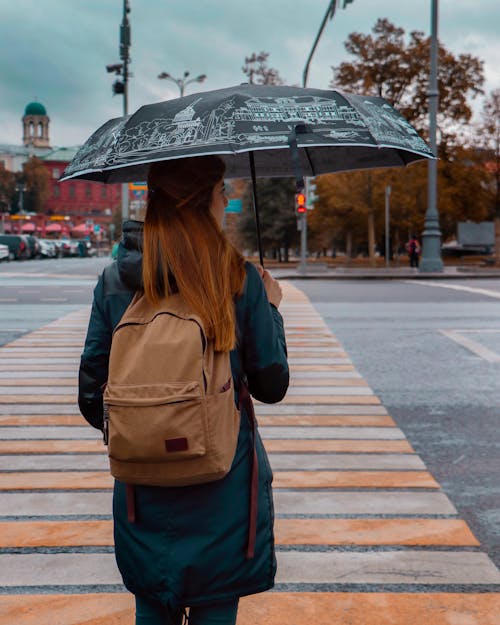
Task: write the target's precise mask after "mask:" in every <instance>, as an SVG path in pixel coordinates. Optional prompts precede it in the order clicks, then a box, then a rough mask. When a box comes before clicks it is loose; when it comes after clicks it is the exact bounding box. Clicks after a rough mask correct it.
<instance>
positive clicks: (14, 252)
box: [0, 234, 31, 260]
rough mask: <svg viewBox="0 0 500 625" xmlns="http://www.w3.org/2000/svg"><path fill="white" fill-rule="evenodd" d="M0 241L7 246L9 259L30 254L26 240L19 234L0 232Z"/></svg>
mask: <svg viewBox="0 0 500 625" xmlns="http://www.w3.org/2000/svg"><path fill="white" fill-rule="evenodd" d="M0 243H3V244H4V245H7V246H8V248H9V257H10V259H11V260H21V259H26V258H29V257H30V256H31V252H30V249H29V246H28V241H27V240H26V237H24V236H22V235H20V234H0Z"/></svg>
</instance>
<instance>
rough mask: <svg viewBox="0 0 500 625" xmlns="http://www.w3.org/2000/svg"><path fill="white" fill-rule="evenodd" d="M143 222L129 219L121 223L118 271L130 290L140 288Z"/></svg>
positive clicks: (117, 259)
mask: <svg viewBox="0 0 500 625" xmlns="http://www.w3.org/2000/svg"><path fill="white" fill-rule="evenodd" d="M143 228H144V222H142V221H134V220H132V219H131V220H129V221H125V222H124V223H123V229H122V232H123V234H122V240H121V241H120V245H119V247H118V256H117V258H116V262H117V264H118V273H119V274H120V279H121V281H122V282H123V283H124V284H125V285H126V286H127V287H128V288H129V289H131V290H133V291H138V290H141V289H142V236H143Z"/></svg>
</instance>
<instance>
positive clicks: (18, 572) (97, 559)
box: [0, 550, 500, 588]
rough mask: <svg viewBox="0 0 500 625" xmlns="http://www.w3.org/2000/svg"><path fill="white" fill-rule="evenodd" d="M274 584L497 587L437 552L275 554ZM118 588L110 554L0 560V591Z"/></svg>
mask: <svg viewBox="0 0 500 625" xmlns="http://www.w3.org/2000/svg"><path fill="white" fill-rule="evenodd" d="M277 559H278V574H277V578H276V582H277V583H282V584H293V583H296V584H301V583H329V584H405V585H406V584H425V585H429V586H431V585H433V584H464V585H467V586H469V587H471V588H473V587H474V585H475V584H499V583H500V572H499V571H498V569H497V568H496V567H495V565H494V564H493V563H492V562H491V560H490V559H489V558H488V556H487V555H486V554H483V553H475V552H439V551H420V550H405V551H375V552H364V553H352V552H340V553H339V552H327V553H324V552H304V551H285V552H278V553H277ZM103 584H120V585H121V584H122V580H121V576H120V573H119V572H118V569H117V566H116V563H115V556H114V554H112V553H102V554H94V553H76V554H73V553H58V554H31V553H28V554H3V555H0V586H5V587H7V588H9V587H12V586H25V587H29V586H63V587H64V586H76V585H78V586H96V585H103Z"/></svg>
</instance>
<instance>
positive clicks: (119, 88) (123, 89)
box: [106, 0, 131, 221]
mask: <svg viewBox="0 0 500 625" xmlns="http://www.w3.org/2000/svg"><path fill="white" fill-rule="evenodd" d="M129 13H130V5H129V0H123V18H122V23H121V24H120V59H121V61H122V62H121V63H114V64H112V65H106V70H107V72H108V73H110V74H115V75H116V76H120V77H121V80H115V82H114V83H113V95H123V115H124V116H125V115H128V81H129V78H130V76H131V74H130V72H129V69H128V66H129V64H130V63H131V59H130V46H131V36H130V22H129V20H128V14H129ZM128 218H129V206H128V184H122V220H123V221H126V220H127V219H128Z"/></svg>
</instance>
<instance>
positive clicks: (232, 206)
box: [224, 200, 243, 213]
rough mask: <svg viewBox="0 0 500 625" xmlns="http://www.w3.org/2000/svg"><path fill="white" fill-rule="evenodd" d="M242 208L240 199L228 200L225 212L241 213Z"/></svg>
mask: <svg viewBox="0 0 500 625" xmlns="http://www.w3.org/2000/svg"><path fill="white" fill-rule="evenodd" d="M242 210H243V204H242V202H241V200H229V202H228V204H227V206H226V210H225V211H224V212H225V213H241V211H242Z"/></svg>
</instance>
